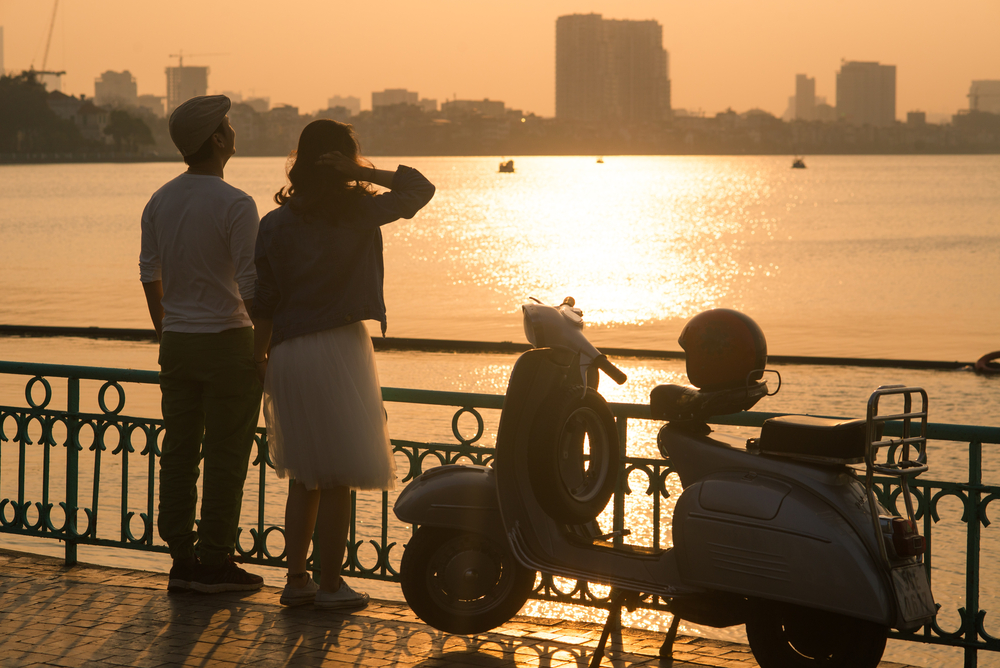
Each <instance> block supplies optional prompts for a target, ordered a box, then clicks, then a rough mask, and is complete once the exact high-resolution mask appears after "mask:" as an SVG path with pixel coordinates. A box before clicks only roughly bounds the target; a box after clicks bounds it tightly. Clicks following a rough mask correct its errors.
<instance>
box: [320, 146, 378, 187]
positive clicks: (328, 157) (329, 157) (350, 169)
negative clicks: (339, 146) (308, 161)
mask: <svg viewBox="0 0 1000 668" xmlns="http://www.w3.org/2000/svg"><path fill="white" fill-rule="evenodd" d="M316 164H317V165H327V166H329V167H333V168H334V170H336V171H337V172H339V173H341V174H343V175H344V176H346V177H347V178H349V179H351V180H354V181H361V180H365V176H366V175H367V174H368V172H371V171H372V170H371V169H368V168H366V167H362V166H361V165H359V164H358V163H356V162H354V161H353V160H351V159H350V158H348V157H347V156H346V155H344V154H343V153H341V152H340V151H330V152H329V153H324V154H323V155H321V156H319V158H317V159H316Z"/></svg>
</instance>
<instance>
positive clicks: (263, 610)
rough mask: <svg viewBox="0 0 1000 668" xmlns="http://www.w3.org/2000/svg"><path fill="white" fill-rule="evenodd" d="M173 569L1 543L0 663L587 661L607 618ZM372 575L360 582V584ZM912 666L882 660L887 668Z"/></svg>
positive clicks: (640, 636) (635, 659) (625, 659)
mask: <svg viewBox="0 0 1000 668" xmlns="http://www.w3.org/2000/svg"><path fill="white" fill-rule="evenodd" d="M165 586H166V576H165V575H163V574H159V573H149V572H145V571H133V570H122V569H115V568H106V567H99V566H89V565H84V564H81V565H78V566H75V567H73V568H66V567H64V566H63V565H62V561H61V560H59V559H55V558H51V557H41V556H37V555H29V554H24V553H19V552H11V551H7V550H2V549H0V666H17V667H21V666H74V667H75V666H137V667H140V668H152V667H154V666H212V667H213V668H214V667H216V666H220V667H222V666H237V665H244V664H250V665H252V666H254V668H271V667H272V666H321V665H323V666H330V667H333V668H338V667H342V666H348V665H352V666H372V667H375V668H378V667H381V666H419V667H420V668H432V667H434V668H438V667H445V666H455V667H459V666H463V667H468V668H494V667H497V668H499V667H500V666H507V667H512V666H538V667H540V668H559V667H562V666H566V667H569V666H574V667H579V668H584V667H585V666H588V665H589V663H590V659H591V656H592V655H593V648H594V647H595V646H596V645H597V641H598V639H599V638H600V633H601V628H600V626H598V625H595V624H587V623H581V622H569V621H564V620H558V619H537V618H529V617H516V618H515V619H513V620H512V621H510V622H508V623H507V624H504V625H503V626H502V627H500V628H497V629H495V630H493V631H491V632H490V633H483V634H480V635H476V636H456V635H449V634H446V633H442V632H440V631H437V630H436V629H433V628H431V627H429V626H427V625H426V624H424V623H422V622H421V621H420V620H419V619H417V618H416V617H415V616H414V615H413V613H412V612H410V609H409V608H408V607H407V606H406V605H405V604H401V603H397V602H392V601H376V600H373V601H372V602H371V604H370V605H369V606H368V607H367V608H366V609H364V610H361V611H358V612H355V613H354V614H345V613H334V612H330V611H319V610H314V609H313V608H312V607H311V606H303V607H297V608H283V607H281V606H280V605H278V589H277V588H275V587H265V588H264V589H263V590H261V591H259V592H253V593H250V594H237V593H227V594H215V595H201V594H195V593H181V594H168V593H167V592H166V590H165ZM362 586H363V585H362ZM662 641H663V636H662V634H659V633H653V632H649V631H637V630H632V629H624V630H623V631H622V633H621V636H620V638H619V639H615V636H612V641H611V642H609V643H608V645H609V652H608V654H607V656H605V658H604V661H603V663H602V664H601V665H602V666H615V667H616V668H629V667H631V666H649V667H653V666H660V662H659V659H658V658H657V652H658V650H659V647H660V644H661V642H662ZM674 657H675V661H674V664H673V665H674V666H675V667H677V668H681V667H690V666H717V667H728V668H749V667H751V666H756V665H757V662H756V661H754V660H753V656H752V655H751V654H750V649H749V647H747V646H745V645H737V644H732V643H725V642H721V641H717V640H710V639H706V638H693V637H684V636H679V637H678V638H677V642H676V644H675V645H674ZM890 667H891V668H905V667H904V666H902V665H901V664H896V663H889V662H883V663H882V664H881V668H890Z"/></svg>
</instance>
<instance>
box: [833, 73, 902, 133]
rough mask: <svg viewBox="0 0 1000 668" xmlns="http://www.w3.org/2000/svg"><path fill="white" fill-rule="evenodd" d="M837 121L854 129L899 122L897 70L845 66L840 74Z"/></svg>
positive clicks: (838, 80) (838, 77)
mask: <svg viewBox="0 0 1000 668" xmlns="http://www.w3.org/2000/svg"><path fill="white" fill-rule="evenodd" d="M837 117H838V118H840V119H843V120H845V121H847V122H848V123H850V124H852V125H875V126H885V125H892V124H893V123H895V122H896V66H895V65H880V64H879V63H877V62H859V61H850V62H847V61H845V62H842V63H841V65H840V71H839V72H837Z"/></svg>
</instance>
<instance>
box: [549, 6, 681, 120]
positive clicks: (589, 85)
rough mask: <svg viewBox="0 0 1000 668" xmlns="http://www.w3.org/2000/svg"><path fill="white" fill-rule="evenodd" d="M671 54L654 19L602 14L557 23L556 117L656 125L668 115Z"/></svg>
mask: <svg viewBox="0 0 1000 668" xmlns="http://www.w3.org/2000/svg"><path fill="white" fill-rule="evenodd" d="M667 58H668V54H667V52H666V50H665V49H664V48H663V28H662V26H660V24H659V23H657V22H656V21H619V20H613V19H604V18H602V16H601V15H600V14H570V15H567V16H560V17H559V18H558V19H557V20H556V117H557V118H564V119H568V120H581V121H605V120H607V121H621V122H640V121H656V120H661V119H664V118H666V117H667V116H668V115H669V113H670V78H669V75H668V71H669V70H668V60H667Z"/></svg>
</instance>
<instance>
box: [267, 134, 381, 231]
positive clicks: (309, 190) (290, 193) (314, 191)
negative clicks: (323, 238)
mask: <svg viewBox="0 0 1000 668" xmlns="http://www.w3.org/2000/svg"><path fill="white" fill-rule="evenodd" d="M331 151H340V153H342V154H343V155H344V156H346V157H348V158H350V159H351V160H353V161H354V162H356V163H358V164H359V165H362V166H366V167H367V166H370V165H369V164H368V161H367V160H365V159H364V158H362V157H361V147H360V145H359V144H358V138H357V136H355V134H354V128H353V127H351V126H350V125H348V124H347V123H339V122H337V121H334V120H330V119H326V118H321V119H319V120H316V121H313V122H312V123H310V124H309V125H307V126H306V127H305V128H303V130H302V134H301V135H299V146H298V148H297V149H296V150H295V151H292V153H291V155H289V156H288V165H287V174H288V185H287V186H285V187H284V188H282V189H281V190H279V191H278V192H276V193H275V194H274V201H275V202H276V203H277V204H279V205H280V204H285V203H286V202H288V203H289V206H292V207H294V208H295V209H296V210H299V211H301V212H303V213H319V214H321V213H324V212H327V211H330V210H332V209H335V208H343V207H350V206H351V205H353V204H355V203H356V202H357V201H358V200H359V199H361V198H364V197H371V196H372V195H373V194H374V193H375V191H374V190H373V189H372V187H371V186H370V185H368V184H365V183H360V182H358V181H352V180H350V179H348V178H347V177H346V176H344V175H343V174H341V173H340V172H338V171H336V170H335V169H334V168H333V167H331V166H329V165H318V164H316V161H317V160H318V159H319V157H320V156H321V155H323V154H324V153H330V152H331Z"/></svg>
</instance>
